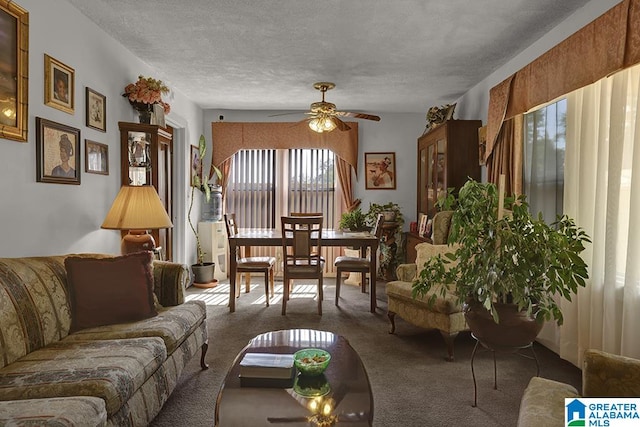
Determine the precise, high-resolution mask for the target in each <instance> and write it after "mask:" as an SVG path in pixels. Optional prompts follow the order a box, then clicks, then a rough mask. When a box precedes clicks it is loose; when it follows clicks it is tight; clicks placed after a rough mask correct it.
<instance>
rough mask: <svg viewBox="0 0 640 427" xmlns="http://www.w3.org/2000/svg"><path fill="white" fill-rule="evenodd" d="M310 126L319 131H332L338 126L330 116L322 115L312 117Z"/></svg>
mask: <svg viewBox="0 0 640 427" xmlns="http://www.w3.org/2000/svg"><path fill="white" fill-rule="evenodd" d="M309 128H311V130H312V131H314V132H317V133H323V132H331V131H332V130H334V129H335V128H336V123H335V122H334V121H333V120H332V119H331V117H329V116H321V117H316V118H313V119H311V120H310V121H309Z"/></svg>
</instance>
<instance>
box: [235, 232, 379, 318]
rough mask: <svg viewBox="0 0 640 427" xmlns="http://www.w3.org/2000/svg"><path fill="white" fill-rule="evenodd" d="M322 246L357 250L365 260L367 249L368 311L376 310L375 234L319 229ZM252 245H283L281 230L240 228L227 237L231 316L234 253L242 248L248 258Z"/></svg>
mask: <svg viewBox="0 0 640 427" xmlns="http://www.w3.org/2000/svg"><path fill="white" fill-rule="evenodd" d="M321 239H322V246H338V247H340V246H344V247H351V248H359V249H360V256H361V257H363V258H365V257H366V256H367V250H369V253H370V256H369V264H370V266H369V272H370V274H369V277H371V280H370V283H369V296H370V298H371V304H370V306H371V312H372V313H375V311H376V275H377V271H376V268H377V262H376V261H377V256H376V253H377V251H378V243H379V242H378V239H377V238H376V236H375V235H373V234H371V233H370V232H368V231H363V232H345V231H342V230H335V229H323V230H322V235H321ZM252 246H254V247H257V246H282V230H279V229H264V228H261V229H256V228H241V229H239V230H238V233H237V234H236V235H234V236H230V237H229V253H230V254H231V256H230V257H229V283H230V286H229V311H230V312H231V313H233V312H234V311H235V310H236V298H235V295H236V286H238V283H236V270H237V260H236V257H235V254H236V253H237V251H238V249H239V248H241V247H244V248H246V249H248V252H247V251H245V256H249V254H250V248H251V247H252Z"/></svg>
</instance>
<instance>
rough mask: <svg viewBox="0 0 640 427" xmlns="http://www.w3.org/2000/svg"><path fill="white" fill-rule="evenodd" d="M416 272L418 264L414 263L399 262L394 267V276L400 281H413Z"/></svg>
mask: <svg viewBox="0 0 640 427" xmlns="http://www.w3.org/2000/svg"><path fill="white" fill-rule="evenodd" d="M417 272H418V266H417V265H415V264H400V265H399V266H398V267H397V268H396V277H397V278H398V280H400V281H402V282H413V280H414V279H415V278H416V273H417Z"/></svg>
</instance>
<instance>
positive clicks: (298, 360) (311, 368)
mask: <svg viewBox="0 0 640 427" xmlns="http://www.w3.org/2000/svg"><path fill="white" fill-rule="evenodd" d="M330 361H331V354H329V352H328V351H325V350H321V349H319V348H305V349H303V350H298V351H296V352H295V353H294V355H293V363H294V364H295V365H296V368H298V371H300V373H301V374H302V375H307V376H310V377H314V376H317V375H320V374H322V373H323V372H324V370H325V369H327V366H329V362H330Z"/></svg>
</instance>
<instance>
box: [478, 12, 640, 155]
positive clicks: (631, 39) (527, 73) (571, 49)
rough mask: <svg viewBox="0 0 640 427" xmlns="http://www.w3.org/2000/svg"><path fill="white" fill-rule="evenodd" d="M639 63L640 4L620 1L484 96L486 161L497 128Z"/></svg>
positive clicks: (494, 140)
mask: <svg viewBox="0 0 640 427" xmlns="http://www.w3.org/2000/svg"><path fill="white" fill-rule="evenodd" d="M638 62H640V0H624V1H623V2H621V3H620V4H618V5H616V6H614V7H613V8H611V9H609V11H607V12H606V13H605V14H603V15H602V16H600V17H599V18H597V19H595V20H594V21H593V22H591V23H589V24H588V25H586V26H585V27H583V28H582V29H580V30H579V31H578V32H576V33H574V34H573V35H571V36H570V37H568V38H567V39H565V40H564V41H562V42H561V43H560V44H558V45H556V46H555V47H553V48H552V49H550V50H548V51H547V52H546V53H544V54H543V55H541V56H540V57H538V58H537V59H536V60H534V61H533V62H531V63H530V64H529V65H527V66H525V67H524V68H522V69H521V70H519V71H518V72H516V73H515V74H514V75H512V76H510V77H509V78H507V79H506V80H504V81H503V82H501V83H499V84H498V85H496V86H495V87H494V88H492V89H491V91H490V92H489V112H488V120H487V150H486V153H485V160H486V159H488V158H489V156H490V155H491V152H492V150H493V147H494V144H495V142H496V138H497V136H498V133H499V132H500V128H501V127H502V123H503V121H504V120H507V119H509V118H511V117H514V116H515V115H517V114H521V113H524V112H526V111H528V110H530V109H531V108H533V107H535V106H536V105H540V104H544V103H545V102H549V101H551V100H553V99H555V98H557V97H559V96H562V95H564V94H566V93H569V92H571V91H574V90H576V89H579V88H581V87H584V86H587V85H590V84H591V83H593V82H595V81H598V80H600V79H601V78H603V77H606V76H607V75H609V74H612V73H614V72H616V71H619V70H621V69H623V68H627V67H630V66H632V65H635V64H637V63H638Z"/></svg>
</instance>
